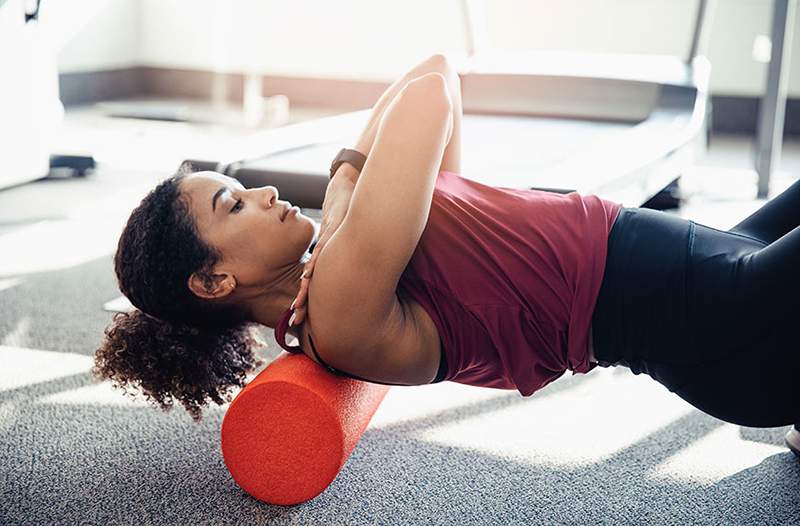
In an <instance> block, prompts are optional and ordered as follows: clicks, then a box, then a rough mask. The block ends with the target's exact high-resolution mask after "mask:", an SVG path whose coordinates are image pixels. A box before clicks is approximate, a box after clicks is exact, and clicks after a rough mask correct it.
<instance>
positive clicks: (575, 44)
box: [42, 0, 800, 96]
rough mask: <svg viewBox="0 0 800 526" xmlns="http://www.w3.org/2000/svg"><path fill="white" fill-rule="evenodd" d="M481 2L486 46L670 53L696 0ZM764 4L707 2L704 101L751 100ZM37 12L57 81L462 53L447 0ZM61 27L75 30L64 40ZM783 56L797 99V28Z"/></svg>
mask: <svg viewBox="0 0 800 526" xmlns="http://www.w3.org/2000/svg"><path fill="white" fill-rule="evenodd" d="M486 5H487V7H488V10H487V24H488V28H489V30H490V32H489V35H490V39H489V40H490V43H491V44H492V45H496V46H521V47H537V48H543V49H564V50H592V51H604V52H626V53H661V54H677V55H684V54H685V53H686V52H687V50H688V47H689V39H690V32H691V27H692V24H693V19H694V14H695V10H696V0H580V1H579V0H563V1H560V2H553V1H552V0H492V1H491V2H488V3H487V4H486ZM771 5H772V2H770V1H768V0H718V2H717V9H716V13H715V17H714V23H713V25H712V26H711V35H710V37H711V40H710V46H709V49H708V56H709V58H710V59H711V61H712V64H713V65H714V70H713V73H712V79H711V86H712V91H713V92H714V93H715V94H723V95H742V96H757V95H760V93H761V91H762V90H763V86H764V83H765V76H766V66H765V65H764V64H762V63H759V62H756V61H754V60H753V58H752V46H753V39H754V38H755V37H756V36H757V35H759V34H768V33H769V31H770V27H769V26H770V22H771ZM42 10H43V18H44V19H45V20H47V21H49V22H50V23H52V24H53V27H55V28H60V33H59V35H60V38H61V39H62V40H63V41H64V42H63V44H62V45H61V46H60V47H59V49H60V52H59V54H58V62H59V68H60V71H61V72H62V73H75V72H82V71H92V70H100V69H113V68H124V67H128V66H130V65H132V64H137V65H145V66H155V67H168V68H186V69H202V70H211V71H223V72H245V71H251V70H252V71H256V72H260V73H262V74H266V75H289V76H302V77H307V76H319V77H327V78H360V79H365V80H382V81H388V80H392V79H393V78H395V77H396V76H397V75H398V74H399V73H401V72H402V71H404V70H405V69H406V68H408V67H409V66H410V65H411V64H413V63H414V62H415V61H417V60H419V59H421V58H422V57H424V56H426V55H427V54H430V53H431V52H434V51H441V52H445V53H448V54H449V55H450V56H452V57H454V58H455V59H458V58H460V57H462V56H464V54H465V49H466V48H465V42H466V40H465V33H464V30H463V25H462V12H461V2H460V1H457V0H441V1H436V2H431V1H426V0H406V1H403V2H374V1H368V0H338V1H335V2H327V1H323V0H295V1H293V2H286V1H278V0H265V1H262V2H248V1H244V0H230V1H227V2H223V1H221V0H191V1H190V0H141V1H136V0H108V1H107V2H101V1H99V0H73V1H71V2H69V3H67V2H61V3H58V2H44V3H43V8H42ZM799 11H800V10H799ZM794 23H795V26H796V25H797V17H796V19H795V21H794ZM66 28H71V30H72V31H75V28H79V31H75V34H74V35H70V37H69V38H65V36H66V35H68V33H69V31H70V30H67V29H66ZM792 48H793V57H792V60H791V67H790V80H789V92H790V95H795V96H797V95H800V32H798V34H797V38H795V39H794V42H793V46H792Z"/></svg>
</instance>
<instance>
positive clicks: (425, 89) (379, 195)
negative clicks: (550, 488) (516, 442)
mask: <svg viewBox="0 0 800 526" xmlns="http://www.w3.org/2000/svg"><path fill="white" fill-rule="evenodd" d="M460 124H461V96H460V85H459V80H458V76H457V75H456V74H455V72H454V71H453V69H452V68H451V67H450V65H449V64H448V63H447V60H446V58H445V57H444V56H442V55H434V56H432V57H431V58H429V59H428V60H426V61H424V62H422V63H421V64H419V65H417V66H416V67H415V68H413V69H412V70H411V71H410V72H409V73H407V74H406V75H405V76H403V77H402V78H401V79H399V80H398V81H397V82H395V83H394V84H392V86H390V87H389V89H388V90H387V91H386V92H385V93H384V94H383V95H382V96H381V98H380V99H379V100H378V103H377V104H376V105H375V107H374V109H373V112H372V115H371V118H370V120H369V123H368V125H367V126H366V128H365V130H364V132H363V133H362V135H361V136H360V138H359V140H358V142H357V144H356V145H355V148H354V150H355V151H357V152H361V153H362V154H363V156H364V158H365V159H366V163H365V164H364V165H363V168H361V169H360V170H359V167H358V166H357V165H358V163H357V162H355V163H353V164H348V163H344V164H341V165H340V166H339V168H338V169H337V170H336V172H335V175H334V176H333V177H332V180H331V182H330V184H329V186H328V189H327V191H326V195H325V201H324V204H323V209H322V214H323V220H322V224H321V227H320V229H319V236H318V241H317V243H316V244H315V245H313V247H312V244H313V243H314V239H315V237H316V235H315V234H316V225H315V223H314V222H313V221H312V220H310V219H309V218H307V217H305V216H303V215H302V214H301V213H299V211H298V209H297V208H296V207H290V206H289V203H286V202H283V201H280V200H279V199H278V197H279V194H278V191H277V189H276V188H275V187H272V186H265V187H261V188H253V189H245V188H244V187H243V186H242V185H241V184H240V183H239V182H238V181H236V180H235V179H232V178H230V177H227V176H224V175H221V174H217V173H214V172H199V173H191V172H190V171H187V170H186V169H185V168H183V169H182V170H180V171H179V173H178V174H177V175H176V176H174V177H172V178H170V179H168V180H166V181H164V182H162V183H161V184H160V185H159V186H158V187H157V188H156V189H154V190H153V191H152V192H151V193H150V194H149V195H148V196H147V197H145V199H144V200H143V201H142V203H141V204H140V206H139V207H138V208H137V209H136V210H134V212H133V213H132V215H131V218H130V220H129V222H128V224H127V226H126V227H125V230H124V231H123V234H122V236H121V237H120V241H119V247H118V250H117V253H116V256H115V269H116V273H117V277H118V280H119V284H120V289H121V290H122V292H123V293H124V294H125V295H126V296H127V297H128V298H129V299H130V301H131V302H132V303H133V305H134V306H136V307H137V308H138V309H139V310H136V311H134V312H132V313H125V314H118V315H116V316H115V318H114V323H113V324H112V326H111V327H110V328H109V329H107V331H106V334H107V336H108V337H107V338H106V341H105V342H104V344H103V346H102V347H101V348H100V349H98V351H97V355H96V367H95V374H96V376H98V377H99V378H110V379H112V380H114V381H115V382H116V383H118V384H121V385H122V386H123V387H124V386H125V385H126V384H133V385H135V386H137V387H139V388H140V389H141V390H142V391H143V392H144V393H145V395H146V396H147V397H148V398H150V399H152V400H154V401H156V402H157V403H158V404H160V405H161V406H162V407H164V408H169V407H170V406H171V405H172V402H173V400H174V399H177V400H178V401H180V402H181V403H182V404H183V405H184V407H186V409H187V410H188V411H189V412H190V413H191V415H192V417H193V418H195V419H199V417H200V408H201V407H202V406H203V405H204V404H205V402H206V400H207V399H208V398H210V399H212V400H213V401H214V402H216V403H217V404H221V403H224V401H227V400H228V399H224V400H223V398H222V395H224V394H225V392H226V391H227V390H228V389H230V388H232V387H234V386H242V385H243V383H244V379H245V376H246V374H247V372H249V371H250V370H252V369H253V368H254V367H257V366H259V365H261V362H260V361H259V362H257V361H256V360H255V358H254V355H253V352H252V351H253V346H254V345H255V344H257V343H260V342H258V339H257V338H256V336H255V334H254V332H253V331H252V329H253V328H254V327H255V326H256V324H262V325H267V326H269V327H275V330H276V331H275V332H276V336H277V339H278V341H279V343H280V344H281V346H283V347H284V348H286V349H287V350H290V351H291V352H303V353H305V354H306V355H307V356H308V357H309V358H310V359H312V360H315V361H317V362H318V363H320V364H321V365H323V366H325V367H327V368H328V369H329V370H330V371H331V372H333V373H334V374H342V375H345V376H353V377H355V378H359V379H363V380H367V381H371V382H376V383H387V384H391V385H422V384H427V383H433V382H439V381H443V380H450V381H456V382H460V383H465V384H470V385H480V386H486V387H494V388H501V389H517V390H519V391H520V393H521V394H523V395H525V396H528V395H530V394H532V393H533V392H535V391H536V390H538V389H541V388H542V387H544V386H545V385H547V384H548V383H550V382H552V381H553V380H555V379H557V378H558V377H559V376H561V375H562V374H563V373H564V372H565V371H566V370H568V369H569V370H572V371H573V374H575V373H587V372H589V371H590V370H592V369H593V368H594V367H596V366H597V365H600V366H603V367H608V366H612V365H624V366H626V367H629V368H630V369H631V370H632V371H633V372H634V374H640V373H642V372H644V373H647V374H648V375H650V376H651V377H653V378H654V379H655V380H657V381H659V382H660V383H662V384H663V385H665V386H666V387H667V388H668V389H669V390H670V391H673V392H675V393H676V394H677V395H678V396H681V397H682V398H684V399H685V400H687V401H688V402H690V403H691V404H693V405H694V406H695V407H698V408H699V409H701V410H703V411H705V412H707V413H709V414H711V415H713V416H715V417H717V418H721V419H723V420H726V421H728V422H733V423H737V424H741V425H747V426H759V427H761V426H765V427H766V426H782V425H788V424H791V423H795V422H800V404H798V399H797V396H796V391H795V389H794V387H793V386H794V385H795V384H794V377H795V376H796V374H797V371H800V349H798V348H797V347H798V345H797V344H796V343H795V342H794V341H793V339H792V335H791V333H790V331H789V329H788V327H790V324H789V321H790V316H791V315H792V314H793V313H795V312H798V306H799V305H798V304H799V303H800V271H798V269H800V229H797V228H795V226H797V225H798V224H800V182H798V183H796V184H795V185H793V186H792V187H791V188H789V189H788V190H786V191H785V192H784V193H783V194H781V195H780V196H778V197H776V198H774V199H773V200H771V201H770V202H769V203H767V204H766V205H765V206H764V207H762V208H761V209H760V210H759V211H757V212H756V213H754V214H753V215H751V216H750V217H749V218H747V219H745V220H744V221H743V222H742V223H740V224H739V225H737V226H736V227H734V228H733V229H731V231H729V232H725V231H720V230H716V229H713V228H710V227H706V226H703V225H700V224H697V223H695V222H693V221H687V220H684V219H681V218H678V217H677V216H674V215H671V214H665V213H663V212H657V211H654V210H648V209H640V208H624V207H622V205H621V204H619V203H614V202H612V201H609V200H605V199H602V198H600V197H597V196H593V195H588V196H580V195H579V194H578V193H577V192H572V193H570V194H566V195H563V194H556V193H550V192H544V191H537V190H517V189H511V188H498V187H491V186H487V185H483V184H480V183H478V182H475V181H471V180H468V179H465V178H462V177H460V176H459V175H458V173H460ZM309 247H312V248H311V251H312V255H311V256H310V257H309V252H308V250H309ZM304 271H305V273H306V275H305V276H304V277H305V279H302V284H301V273H303V272H304ZM293 300H294V302H293ZM312 313H313V315H312ZM286 333H289V334H291V335H293V336H295V337H296V338H297V339H298V342H299V345H297V346H291V347H290V346H288V345H286V343H285V341H284V339H285V335H286ZM323 355H324V356H323ZM345 371H346V372H345ZM796 434H797V432H796V431H794V432H793V433H790V435H789V436H788V437H787V440H795V439H796ZM792 444H794V442H792Z"/></svg>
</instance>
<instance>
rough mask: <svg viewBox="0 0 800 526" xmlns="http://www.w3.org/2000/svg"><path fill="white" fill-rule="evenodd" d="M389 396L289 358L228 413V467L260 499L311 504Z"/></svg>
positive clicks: (378, 386) (278, 361)
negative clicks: (309, 502)
mask: <svg viewBox="0 0 800 526" xmlns="http://www.w3.org/2000/svg"><path fill="white" fill-rule="evenodd" d="M388 391H389V386H386V385H381V384H372V383H369V382H362V381H360V380H354V379H351V378H343V377H339V376H335V375H333V374H331V373H330V372H328V370H326V369H325V368H323V367H322V366H320V365H319V364H317V363H316V362H314V361H313V360H311V359H310V358H308V357H307V356H306V355H304V354H291V353H288V352H284V353H282V354H281V355H280V356H278V357H277V358H276V359H275V360H274V361H273V362H272V363H270V364H269V365H268V366H267V367H266V368H265V369H264V370H263V371H261V373H259V374H258V375H257V376H256V377H255V378H253V380H252V381H250V383H248V384H247V385H246V386H245V387H244V389H242V390H241V392H240V393H239V394H238V395H237V396H236V397H235V398H234V399H233V401H232V402H231V405H230V407H229V408H228V411H227V412H226V413H225V417H224V418H223V420H222V431H221V435H222V436H221V442H222V456H223V459H224V460H225V465H226V466H227V467H228V471H230V473H231V476H232V477H233V480H234V481H236V483H237V484H238V485H239V487H240V488H242V489H243V490H244V491H246V492H247V493H249V494H250V495H252V496H253V497H255V498H256V499H259V500H262V501H264V502H268V503H270V504H280V505H291V504H299V503H301V502H305V501H307V500H309V499H312V498H314V497H316V496H317V495H319V494H320V493H322V492H323V491H324V490H325V488H327V487H328V486H329V485H330V483H331V482H333V480H334V479H335V478H336V475H338V473H339V471H341V469H342V467H343V466H344V464H345V462H346V461H347V458H348V457H349V456H350V453H352V451H353V449H354V448H355V446H356V444H357V443H358V440H359V439H360V438H361V435H362V434H363V433H364V430H365V429H366V428H367V424H369V421H370V419H372V415H374V414H375V411H376V410H377V409H378V406H379V405H380V403H381V401H383V399H384V397H385V396H386V393H387V392H388Z"/></svg>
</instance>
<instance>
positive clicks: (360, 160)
mask: <svg viewBox="0 0 800 526" xmlns="http://www.w3.org/2000/svg"><path fill="white" fill-rule="evenodd" d="M366 162H367V156H366V155H364V154H363V153H361V152H359V151H358V150H351V149H349V148H342V149H341V150H339V153H337V154H336V157H334V159H333V162H332V163H331V178H333V176H334V175H335V174H336V170H338V169H339V166H341V164H342V163H349V164H351V165H352V166H353V168H355V169H356V171H358V173H361V170H362V169H363V168H364V163H366Z"/></svg>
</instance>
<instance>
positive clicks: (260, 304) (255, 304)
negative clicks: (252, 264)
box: [245, 262, 305, 337]
mask: <svg viewBox="0 0 800 526" xmlns="http://www.w3.org/2000/svg"><path fill="white" fill-rule="evenodd" d="M304 268H305V265H304V263H303V262H298V263H295V264H293V265H292V266H290V267H288V268H287V269H286V270H285V271H283V272H282V273H281V274H280V275H279V276H277V277H276V278H274V279H273V280H270V283H269V288H268V290H259V291H256V292H255V293H253V294H252V295H250V297H249V298H248V299H247V300H245V301H246V304H247V308H248V310H249V312H250V319H251V320H252V321H254V322H256V323H260V324H261V325H266V326H267V327H272V328H275V327H276V326H277V325H278V321H280V319H281V316H283V314H284V313H285V312H286V311H287V310H288V309H289V307H290V306H291V304H292V302H293V301H294V299H295V298H296V297H297V293H298V292H300V275H301V274H302V273H303V269H304ZM288 332H289V333H290V334H292V335H293V336H295V337H296V336H297V334H296V332H297V331H296V328H295V327H289V331H288Z"/></svg>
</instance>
